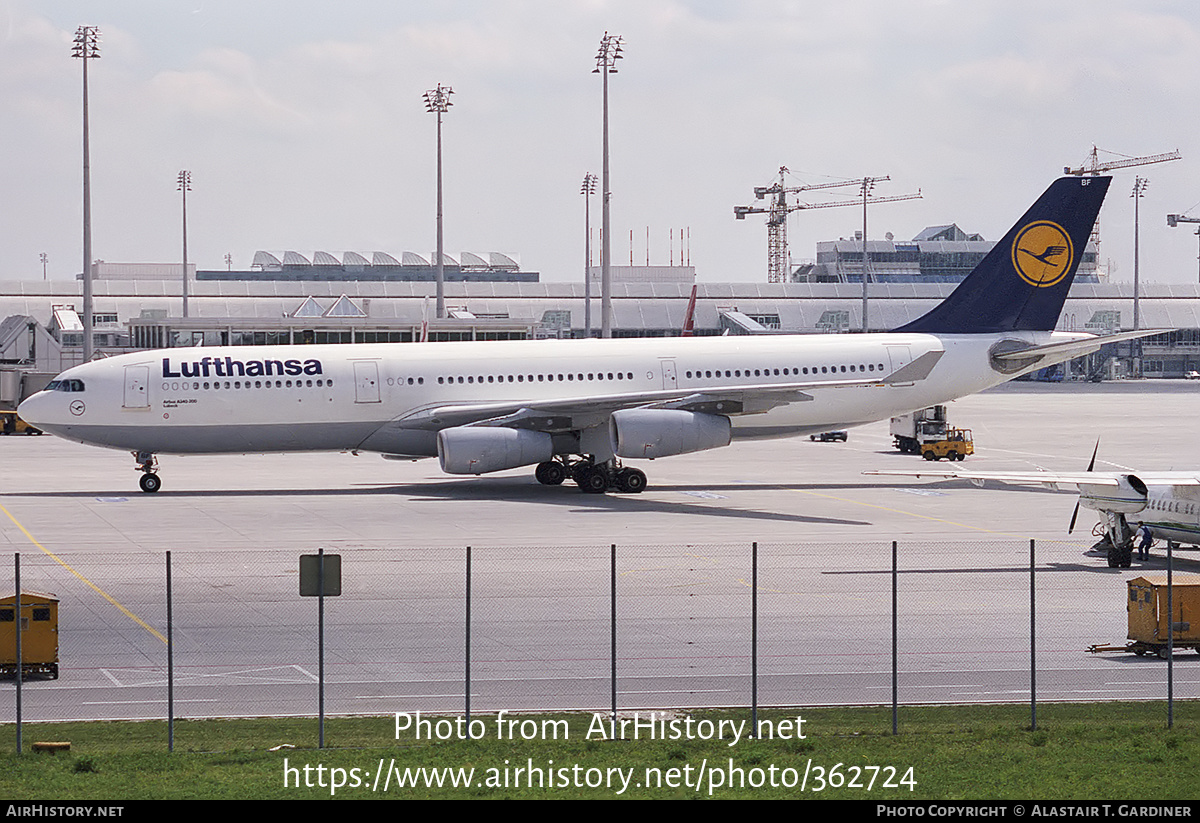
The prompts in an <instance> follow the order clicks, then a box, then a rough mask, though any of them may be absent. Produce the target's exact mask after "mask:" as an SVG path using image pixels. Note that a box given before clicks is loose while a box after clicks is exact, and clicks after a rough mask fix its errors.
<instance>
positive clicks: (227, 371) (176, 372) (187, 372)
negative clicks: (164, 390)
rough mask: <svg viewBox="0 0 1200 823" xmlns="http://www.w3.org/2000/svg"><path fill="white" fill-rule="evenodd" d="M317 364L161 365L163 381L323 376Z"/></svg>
mask: <svg viewBox="0 0 1200 823" xmlns="http://www.w3.org/2000/svg"><path fill="white" fill-rule="evenodd" d="M323 373H324V372H323V371H322V369H321V361H320V360H234V359H233V358H232V357H201V358H200V359H199V360H193V361H191V362H187V361H180V362H179V364H178V366H177V367H176V368H172V366H171V358H170V357H164V358H163V361H162V376H163V377H270V376H272V375H276V374H278V375H297V374H323Z"/></svg>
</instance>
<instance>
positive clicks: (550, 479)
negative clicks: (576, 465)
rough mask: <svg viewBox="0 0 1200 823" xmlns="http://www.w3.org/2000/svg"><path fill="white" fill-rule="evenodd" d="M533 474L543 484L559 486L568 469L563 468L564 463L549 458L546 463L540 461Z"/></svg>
mask: <svg viewBox="0 0 1200 823" xmlns="http://www.w3.org/2000/svg"><path fill="white" fill-rule="evenodd" d="M533 476H534V477H536V478H537V482H539V483H541V484H542V485H543V486H557V485H559V484H560V483H562V482H563V480H565V479H566V477H567V470H566V469H565V468H563V464H562V463H559V462H556V461H554V460H547V461H546V462H545V463H538V465H537V468H536V469H534V470H533Z"/></svg>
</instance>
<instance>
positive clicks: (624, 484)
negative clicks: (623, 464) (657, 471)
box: [617, 469, 646, 494]
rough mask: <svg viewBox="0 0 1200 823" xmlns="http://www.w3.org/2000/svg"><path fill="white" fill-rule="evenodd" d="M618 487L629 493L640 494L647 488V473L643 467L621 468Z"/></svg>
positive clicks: (618, 474) (618, 475)
mask: <svg viewBox="0 0 1200 823" xmlns="http://www.w3.org/2000/svg"><path fill="white" fill-rule="evenodd" d="M617 488H618V489H620V490H621V491H623V492H626V493H628V494H638V493H639V492H641V491H643V490H644V489H645V488H646V473H645V472H644V471H642V470H641V469H621V471H620V472H618V473H617Z"/></svg>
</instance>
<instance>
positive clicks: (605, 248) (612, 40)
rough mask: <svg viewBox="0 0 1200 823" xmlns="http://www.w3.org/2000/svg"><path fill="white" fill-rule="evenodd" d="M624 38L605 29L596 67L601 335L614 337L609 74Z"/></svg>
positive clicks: (613, 67)
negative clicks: (599, 103)
mask: <svg viewBox="0 0 1200 823" xmlns="http://www.w3.org/2000/svg"><path fill="white" fill-rule="evenodd" d="M622 43H623V38H622V37H621V36H620V35H619V34H609V33H608V32H604V36H603V37H602V38H600V50H599V51H598V52H596V68H595V69H594V70H593V71H592V74H599V75H600V76H601V77H602V78H603V83H602V85H603V89H604V97H603V101H604V114H603V135H602V137H601V151H602V152H603V155H604V158H603V162H602V164H601V169H600V211H601V215H602V216H601V218H600V336H601V337H605V338H607V337H612V271H611V266H612V232H611V231H609V229H610V228H611V221H610V219H609V201H610V200H611V199H612V188H611V186H610V181H609V177H608V75H610V74H616V73H617V61H618V60H620V59H622V54H621V49H622Z"/></svg>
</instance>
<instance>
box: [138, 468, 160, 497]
mask: <svg viewBox="0 0 1200 823" xmlns="http://www.w3.org/2000/svg"><path fill="white" fill-rule="evenodd" d="M138 485H139V486H141V487H142V491H144V492H146V494H154V493H155V492H156V491H158V490H159V489H161V488H162V480H160V479H159V477H158V475H157V474H151V473H149V472H147V473H146V474H143V475H142V479H141V480H139V481H138Z"/></svg>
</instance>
